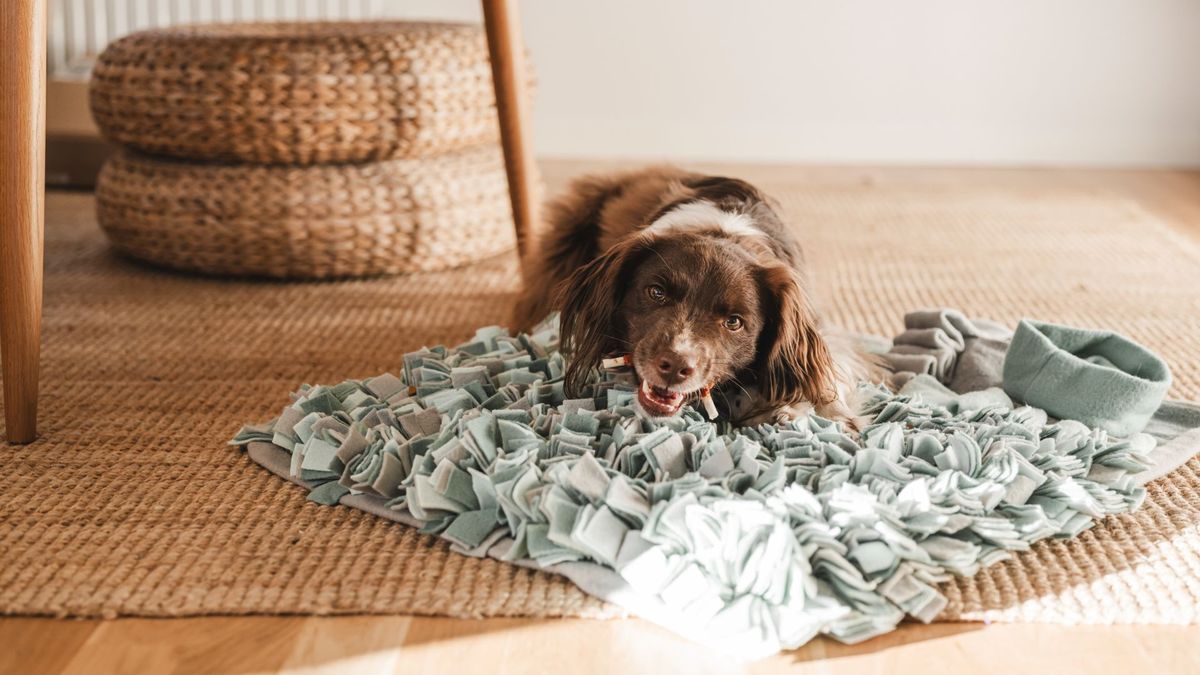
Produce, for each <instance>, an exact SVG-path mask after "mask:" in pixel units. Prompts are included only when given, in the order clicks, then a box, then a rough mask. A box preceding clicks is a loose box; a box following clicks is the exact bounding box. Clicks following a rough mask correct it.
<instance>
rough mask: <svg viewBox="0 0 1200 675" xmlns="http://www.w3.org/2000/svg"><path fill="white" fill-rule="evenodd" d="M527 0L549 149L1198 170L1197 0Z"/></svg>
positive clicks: (468, 11)
mask: <svg viewBox="0 0 1200 675" xmlns="http://www.w3.org/2000/svg"><path fill="white" fill-rule="evenodd" d="M0 1H8V0H0ZM519 1H520V4H521V11H522V19H523V24H524V27H525V38H526V42H527V44H528V46H529V49H530V51H531V52H532V54H533V57H534V62H535V66H536V68H537V71H538V76H539V78H538V79H539V83H540V86H539V90H538V96H537V100H536V106H535V120H534V121H535V124H534V132H535V143H536V149H537V151H538V153H539V154H541V155H542V156H548V157H612V158H619V159H679V160H689V159H724V160H743V161H794V162H809V163H952V164H988V163H1001V164H1022V165H1023V164H1104V165H1191V166H1200V0H741V1H739V0H519ZM53 2H54V3H55V5H56V6H58V5H63V4H64V3H71V4H74V5H81V6H83V7H86V6H88V5H89V3H91V4H93V5H95V6H97V7H98V6H100V5H103V4H110V5H113V6H114V7H123V8H124V9H123V14H129V13H131V12H132V14H134V15H138V14H139V11H140V10H138V8H139V7H141V6H142V5H149V4H154V5H155V6H158V5H162V4H164V3H165V4H166V5H168V6H172V3H175V4H184V5H187V4H192V5H201V6H203V5H205V1H204V0H53ZM252 2H253V3H255V4H253V5H251V3H252ZM114 3H115V4H114ZM239 3H243V4H244V5H245V6H247V7H252V8H255V7H259V6H260V5H261V6H262V7H265V8H276V7H277V6H278V8H279V9H280V11H284V10H287V11H286V12H284V14H281V16H282V15H287V16H293V15H295V16H309V13H310V11H315V12H316V13H315V14H312V16H314V17H315V16H321V15H322V12H332V13H333V14H335V15H336V14H338V12H342V13H343V15H360V14H366V15H379V14H384V15H393V16H403V17H409V18H445V19H460V20H472V21H478V20H479V19H480V11H479V2H478V0H221V2H219V3H215V5H214V7H216V8H215V9H213V10H212V12H210V13H213V16H214V17H216V18H220V19H228V18H230V16H226V15H227V14H229V13H230V12H233V14H232V15H231V16H239V12H234V11H233V10H239V11H240V9H244V7H241V6H239ZM310 6H311V7H310ZM313 7H315V8H316V9H315V10H314V9H312V8H313ZM219 8H225V9H221V10H220V11H218V10H219ZM346 8H350V10H353V11H352V12H351V14H344V12H345V11H350V10H347V9H346ZM93 9H94V8H93ZM335 9H337V10H338V11H333V10H335ZM206 11H207V10H206ZM115 13H117V10H116V9H113V10H110V11H109V12H108V13H107V14H106V15H105V17H100V18H104V19H105V21H100V20H99V19H96V20H95V21H92V22H90V23H89V24H87V25H92V24H95V25H96V26H102V25H104V24H105V23H106V22H107V23H111V21H108V20H109V19H112V18H113V15H115ZM242 13H244V12H242ZM259 13H261V12H259ZM123 14H122V15H123ZM88 16H90V15H88ZM189 16H190V15H189ZM55 17H56V20H55V21H54V22H52V23H54V26H55V32H54V34H55V35H57V34H58V33H63V34H64V35H65V34H68V33H69V32H70V31H69V30H68V29H69V26H67V25H66V24H65V23H63V24H62V25H59V24H60V23H62V22H61V20H60V19H59V18H57V17H59V14H58V13H55ZM93 18H95V17H93ZM203 18H207V14H206V15H205V17H203ZM53 42H54V41H53V40H52V43H53Z"/></svg>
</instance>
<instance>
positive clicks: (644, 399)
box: [638, 380, 684, 417]
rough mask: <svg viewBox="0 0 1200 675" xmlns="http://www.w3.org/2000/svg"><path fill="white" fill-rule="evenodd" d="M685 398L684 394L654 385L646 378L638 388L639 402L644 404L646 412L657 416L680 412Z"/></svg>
mask: <svg viewBox="0 0 1200 675" xmlns="http://www.w3.org/2000/svg"><path fill="white" fill-rule="evenodd" d="M683 399H684V396H683V394H681V393H679V392H675V391H670V390H668V389H664V388H662V387H655V386H652V385H651V384H650V383H649V382H647V381H645V380H643V381H642V386H641V388H639V389H638V402H640V403H641V404H642V407H643V408H645V409H646V412H648V413H650V414H651V415H654V416H655V417H669V416H671V415H674V414H675V413H677V412H679V408H680V406H682V405H683Z"/></svg>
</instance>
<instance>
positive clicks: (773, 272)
mask: <svg viewBox="0 0 1200 675" xmlns="http://www.w3.org/2000/svg"><path fill="white" fill-rule="evenodd" d="M762 286H763V290H764V294H763V299H764V302H763V317H764V320H765V321H766V325H765V327H764V329H763V332H762V334H761V335H760V337H759V344H758V358H757V362H756V365H757V370H758V384H759V387H760V388H761V389H762V392H763V395H764V396H766V397H767V399H768V400H769V401H770V402H771V403H772V404H774V405H788V404H794V403H799V402H801V401H808V402H810V403H812V404H813V405H814V406H819V405H821V404H824V403H829V402H831V401H833V400H835V399H836V398H837V382H836V379H835V378H836V376H835V373H834V365H833V357H832V356H831V355H830V353H829V347H828V346H827V345H826V344H825V340H824V338H822V337H821V331H820V329H819V328H818V326H817V318H816V314H815V312H814V311H813V309H812V306H811V305H810V304H809V301H808V294H807V293H805V290H804V286H803V283H802V282H801V280H800V278H799V275H797V274H796V272H795V270H793V269H792V268H790V267H788V266H785V265H776V266H772V267H767V268H764V269H763V271H762Z"/></svg>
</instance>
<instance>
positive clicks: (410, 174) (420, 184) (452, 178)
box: [96, 143, 516, 279]
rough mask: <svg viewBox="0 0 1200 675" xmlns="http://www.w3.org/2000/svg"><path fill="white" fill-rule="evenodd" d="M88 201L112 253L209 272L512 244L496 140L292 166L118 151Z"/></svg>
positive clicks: (280, 271)
mask: <svg viewBox="0 0 1200 675" xmlns="http://www.w3.org/2000/svg"><path fill="white" fill-rule="evenodd" d="M96 205H97V217H98V218H99V221H100V225H101V226H102V227H103V228H104V230H105V232H106V233H107V234H108V237H109V239H110V240H111V241H112V244H113V246H114V247H115V248H116V249H117V250H119V251H121V252H122V253H125V254H127V255H129V256H132V257H134V258H138V259H140V260H145V261H148V262H152V263H156V264H159V265H163V266H167V267H173V268H176V269H181V270H188V271H194V272H203V273H207V274H221V275H247V276H267V277H279V278H310V279H321V278H336V277H349V276H371V275H380V274H397V273H405V272H428V271H434V270H441V269H448V268H451V267H457V266H460V265H463V264H466V263H470V262H474V261H477V260H481V259H483V258H486V257H488V256H494V255H496V254H497V253H500V252H503V251H506V250H509V249H511V248H513V247H514V246H515V245H516V239H515V235H514V230H513V220H512V207H511V206H510V203H509V198H508V183H507V182H506V179H505V174H504V159H503V155H502V153H501V151H500V146H499V145H498V144H496V143H490V144H485V145H479V146H475V147H473V148H467V149H463V150H455V151H451V152H447V153H442V154H439V155H431V156H428V157H422V158H419V159H392V160H385V161H378V162H368V163H364V164H332V165H314V166H294V167H293V166H261V165H254V164H214V163H199V162H186V161H181V160H174V159H166V158H159V157H151V156H149V155H143V154H137V153H134V152H131V151H129V150H120V151H118V152H117V153H116V154H115V155H114V156H113V157H111V158H110V159H109V160H108V161H107V162H106V163H105V165H104V168H103V169H102V170H101V172H100V176H99V179H98V180H97V184H96Z"/></svg>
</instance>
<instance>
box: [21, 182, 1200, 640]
mask: <svg viewBox="0 0 1200 675" xmlns="http://www.w3.org/2000/svg"><path fill="white" fill-rule="evenodd" d="M772 176H774V177H772ZM746 177H748V178H751V179H752V180H758V181H759V182H760V183H761V185H762V187H764V188H765V189H766V190H767V191H769V192H771V193H773V194H775V195H777V196H778V197H779V198H780V199H781V201H782V203H783V207H784V209H785V211H786V212H787V214H788V215H789V216H790V217H791V219H792V220H793V221H794V222H796V223H797V225H798V226H799V227H801V228H802V229H803V232H804V234H803V237H804V240H805V242H806V244H807V248H808V251H809V259H810V264H811V266H812V269H813V273H814V278H815V281H816V283H817V285H818V287H819V289H820V296H821V297H822V299H823V304H824V305H825V311H826V313H827V316H828V318H829V320H830V321H831V322H833V323H837V324H840V325H842V326H844V327H846V328H848V329H852V330H859V331H867V332H874V333H880V334H884V335H891V334H894V333H895V332H896V331H897V330H898V329H899V328H900V327H901V318H902V316H903V314H904V312H905V311H907V310H910V309H913V308H917V307H922V306H953V307H959V308H961V309H963V310H964V311H965V312H966V313H967V314H968V315H970V316H985V317H991V318H995V319H999V320H1003V321H1007V322H1015V321H1016V319H1018V318H1019V317H1022V316H1032V317H1036V318H1041V319H1048V320H1054V321H1061V322H1065V323H1069V324H1075V325H1081V326H1094V327H1108V328H1112V329H1116V330H1119V331H1122V332H1124V333H1127V334H1129V335H1130V336H1132V337H1134V338H1135V339H1137V340H1140V341H1143V342H1144V343H1146V344H1147V345H1149V346H1150V347H1151V348H1153V349H1154V350H1156V351H1158V352H1159V353H1160V354H1162V355H1163V356H1164V357H1165V358H1166V359H1167V360H1168V362H1169V363H1170V364H1171V366H1172V368H1173V369H1174V372H1175V376H1176V377H1175V385H1174V388H1173V390H1172V392H1171V394H1172V396H1174V397H1177V398H1192V399H1196V398H1200V291H1198V290H1197V289H1200V250H1198V248H1197V246H1196V245H1195V244H1194V243H1193V242H1192V241H1191V240H1190V239H1188V238H1187V237H1185V236H1184V235H1182V234H1179V233H1176V232H1174V231H1172V230H1170V229H1169V227H1168V226H1167V225H1165V224H1164V223H1162V222H1160V221H1157V220H1156V219H1155V218H1153V217H1152V216H1150V215H1149V214H1147V213H1145V212H1142V211H1140V210H1139V209H1138V208H1137V206H1136V205H1135V204H1134V203H1132V202H1128V201H1124V200H1122V199H1120V198H1118V197H1115V196H1112V195H1108V194H1105V193H1103V192H1096V191H1084V190H1082V189H1081V190H1071V189H1057V190H1053V191H1041V190H1037V189H1026V190H1024V191H1022V192H1021V193H1020V194H1014V193H1012V192H1007V191H1004V190H1000V189H990V188H984V187H976V188H963V187H961V186H958V187H956V188H954V189H946V188H939V187H937V186H936V185H927V186H925V187H913V186H907V187H905V188H903V189H900V188H889V187H886V186H878V185H871V184H860V183H853V182H847V183H846V184H844V185H841V186H830V185H828V184H826V185H823V186H820V187H807V186H806V185H805V184H804V183H803V182H801V181H798V180H786V179H783V178H780V177H779V176H778V175H777V174H765V175H763V176H759V175H755V174H746ZM91 209H92V202H91V197H90V196H89V195H81V194H55V195H51V198H50V201H49V204H48V225H47V232H46V234H47V256H46V268H47V279H46V314H45V330H44V345H45V346H44V353H43V357H44V358H43V382H44V385H43V396H42V403H41V413H42V433H43V436H42V438H41V439H40V440H38V441H37V442H35V443H33V444H31V445H28V446H23V447H4V448H2V450H3V452H4V458H5V460H6V461H5V462H4V464H3V466H4V468H5V471H6V474H7V477H6V480H5V482H4V487H3V489H0V612H3V613H8V614H17V613H21V614H50V615H72V616H116V615H153V616H177V615H197V614H245V613H315V614H334V613H416V614H441V615H450V616H518V615H519V616H537V617H550V616H592V617H596V616H616V615H619V611H618V610H617V609H616V608H614V607H612V606H610V605H606V604H604V603H600V602H598V601H596V600H593V599H591V598H589V597H587V596H585V595H584V594H582V593H581V592H579V591H578V590H577V589H575V588H574V587H573V586H571V585H570V584H569V583H568V582H566V581H565V580H562V579H559V578H557V577H554V576H551V575H548V574H544V573H539V572H532V571H528V570H525V569H521V568H517V567H513V566H509V565H506V564H503V563H500V562H497V561H494V560H478V559H473V558H466V557H463V556H459V555H456V554H453V553H451V552H450V551H449V550H448V549H447V546H446V544H444V543H443V542H441V541H439V540H436V539H434V538H432V537H426V536H423V535H420V534H417V533H416V532H414V531H413V530H410V529H407V528H404V527H399V526H396V525H395V524H392V523H388V522H385V521H383V520H381V519H378V518H375V517H373V516H370V515H368V514H366V513H363V512H360V511H357V510H353V509H347V508H329V507H322V506H318V505H316V504H313V503H311V502H307V501H305V495H304V492H303V491H302V490H300V489H297V488H296V487H295V486H293V485H290V484H288V483H286V482H284V481H281V480H279V479H278V478H276V477H274V476H272V475H270V474H268V473H267V472H266V471H265V470H263V469H261V468H259V467H257V466H256V465H254V464H252V463H251V462H250V461H249V460H248V459H247V458H246V456H245V454H244V453H242V452H240V451H238V450H236V449H234V448H231V447H229V446H227V445H226V441H227V440H228V439H229V438H231V437H232V436H233V434H234V433H235V432H236V431H237V430H238V428H239V427H240V426H241V425H242V424H243V423H246V422H252V421H262V420H265V419H267V418H269V417H271V416H273V415H275V414H276V413H277V412H278V410H279V409H280V407H281V406H282V405H284V404H285V403H286V402H287V392H289V391H291V390H293V389H295V388H296V386H297V385H299V384H300V383H302V382H310V383H315V382H338V381H341V380H342V379H344V378H347V377H364V376H369V375H373V374H376V373H380V372H383V371H387V370H396V369H398V367H399V357H400V355H401V354H402V353H404V352H405V351H408V350H411V349H414V348H417V347H419V346H421V345H424V344H434V343H455V342H458V341H460V340H462V339H464V338H466V337H468V336H469V335H470V334H471V333H472V332H473V330H474V329H475V328H476V327H477V326H481V325H486V324H491V323H500V322H503V321H504V320H505V318H506V315H507V313H508V310H509V307H510V304H511V302H512V300H513V295H514V292H515V290H516V285H517V281H516V280H517V266H516V262H515V260H514V258H513V256H511V255H508V256H502V257H500V258H496V259H492V260H489V261H486V262H484V263H480V264H476V265H474V266H472V267H469V268H466V269H462V270H457V271H452V272H443V273H431V274H418V275H413V276H406V277H401V278H393V279H381V280H368V281H354V282H338V283H305V284H282V283H267V282H248V281H223V280H215V279H210V278H203V277H193V276H184V275H178V274H173V273H167V272H163V271H159V270H155V269H150V268H146V267H142V266H139V265H136V264H134V263H130V262H127V261H125V260H122V259H120V258H118V257H116V256H114V255H113V254H112V253H110V252H109V250H108V248H107V247H106V245H105V243H104V241H103V238H102V236H101V234H100V232H99V230H98V228H97V227H96V225H95V221H94V217H93V216H92V214H91ZM464 226H469V223H464ZM1149 491H1150V496H1149V499H1148V500H1147V503H1146V505H1145V506H1144V507H1143V508H1142V509H1141V510H1140V511H1138V512H1137V513H1134V514H1131V515H1128V516H1123V517H1115V518H1108V519H1105V520H1104V521H1102V522H1101V523H1100V524H1099V525H1098V526H1097V527H1096V528H1095V529H1093V530H1091V531H1089V532H1087V533H1085V534H1084V535H1082V536H1081V537H1079V538H1077V539H1075V540H1072V541H1068V542H1049V541H1048V542H1041V543H1039V544H1037V545H1035V546H1034V547H1033V550H1031V551H1030V552H1028V553H1025V554H1022V555H1019V556H1017V558H1016V559H1015V560H1013V561H1011V562H1008V563H1004V564H1001V565H999V566H996V567H994V568H992V569H990V570H988V571H985V572H983V573H981V574H980V575H979V576H977V577H974V578H972V579H962V580H959V581H957V582H955V583H953V584H950V585H949V586H948V587H947V588H946V589H944V590H945V591H946V593H947V594H948V595H949V597H950V598H951V606H950V607H949V609H948V610H947V612H946V613H945V614H944V615H943V617H942V618H943V619H946V620H959V619H971V620H976V619H986V620H993V621H1052V622H1065V623H1080V622H1188V621H1195V620H1197V609H1196V608H1197V607H1198V606H1200V461H1198V460H1193V461H1192V462H1191V463H1189V464H1188V465H1187V466H1185V467H1183V468H1181V469H1179V470H1177V471H1176V472H1174V473H1173V474H1172V475H1170V476H1168V477H1166V478H1164V479H1161V480H1159V481H1156V482H1154V483H1152V484H1151V485H1150V486H1149Z"/></svg>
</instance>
